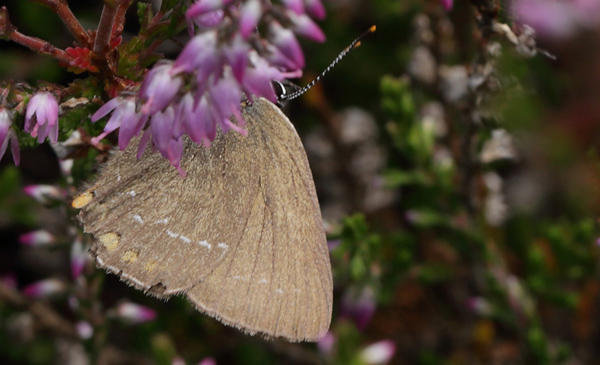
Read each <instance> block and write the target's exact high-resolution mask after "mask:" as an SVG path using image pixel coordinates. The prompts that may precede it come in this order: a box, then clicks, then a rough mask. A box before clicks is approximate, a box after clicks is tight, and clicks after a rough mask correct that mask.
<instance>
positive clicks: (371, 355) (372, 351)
mask: <svg viewBox="0 0 600 365" xmlns="http://www.w3.org/2000/svg"><path fill="white" fill-rule="evenodd" d="M395 352H396V344H395V343H394V341H392V340H383V341H379V342H376V343H374V344H371V345H369V346H367V347H365V348H364V349H363V350H362V351H361V352H360V355H359V357H360V360H361V363H363V364H386V363H388V362H389V361H390V360H391V359H392V357H393V356H394V353H395Z"/></svg>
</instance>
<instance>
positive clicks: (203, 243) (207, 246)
mask: <svg viewBox="0 0 600 365" xmlns="http://www.w3.org/2000/svg"><path fill="white" fill-rule="evenodd" d="M198 244H199V245H200V246H204V247H206V248H208V249H209V250H210V248H211V247H212V245H211V244H210V243H208V242H207V241H200V242H198Z"/></svg>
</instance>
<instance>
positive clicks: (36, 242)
mask: <svg viewBox="0 0 600 365" xmlns="http://www.w3.org/2000/svg"><path fill="white" fill-rule="evenodd" d="M55 241H56V239H55V237H54V235H53V234H52V233H50V232H48V231H46V230H45V229H38V230H37V231H32V232H27V233H23V234H22V235H20V236H19V242H21V244H23V245H25V246H47V245H51V244H53V243H54V242H55Z"/></svg>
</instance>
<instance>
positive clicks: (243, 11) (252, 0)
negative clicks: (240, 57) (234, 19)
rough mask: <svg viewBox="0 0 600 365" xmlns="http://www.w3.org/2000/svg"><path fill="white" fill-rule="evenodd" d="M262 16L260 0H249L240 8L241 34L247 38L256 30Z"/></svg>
mask: <svg viewBox="0 0 600 365" xmlns="http://www.w3.org/2000/svg"><path fill="white" fill-rule="evenodd" d="M261 16H262V5H261V3H260V0H249V1H247V2H245V3H244V4H243V5H242V7H241V8H240V34H241V35H242V37H243V38H244V39H247V38H248V36H249V35H250V34H252V33H253V32H254V30H255V29H256V26H257V25H258V21H259V20H260V17H261Z"/></svg>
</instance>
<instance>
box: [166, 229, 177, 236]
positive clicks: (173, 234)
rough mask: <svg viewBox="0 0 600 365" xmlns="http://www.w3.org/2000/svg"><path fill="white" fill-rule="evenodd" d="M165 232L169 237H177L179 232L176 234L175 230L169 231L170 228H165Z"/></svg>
mask: <svg viewBox="0 0 600 365" xmlns="http://www.w3.org/2000/svg"><path fill="white" fill-rule="evenodd" d="M167 234H168V235H169V236H170V237H173V238H177V237H179V234H177V233H175V232H171V231H170V230H168V229H167Z"/></svg>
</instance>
